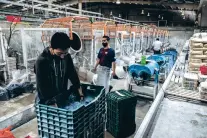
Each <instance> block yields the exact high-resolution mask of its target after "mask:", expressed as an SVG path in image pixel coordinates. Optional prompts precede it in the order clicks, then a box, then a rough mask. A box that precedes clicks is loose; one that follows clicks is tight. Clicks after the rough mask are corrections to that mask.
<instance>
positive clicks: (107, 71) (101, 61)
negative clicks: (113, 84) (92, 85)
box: [94, 36, 116, 93]
mask: <svg viewBox="0 0 207 138" xmlns="http://www.w3.org/2000/svg"><path fill="white" fill-rule="evenodd" d="M109 41H110V38H109V37H108V36H103V38H102V45H103V48H101V49H100V50H99V53H98V57H97V62H96V65H95V69H94V70H95V71H96V70H97V74H98V78H97V85H99V86H104V88H105V92H106V93H108V92H109V85H110V76H111V68H112V75H113V76H115V69H116V63H115V61H116V59H115V51H114V49H112V48H110V46H109ZM97 67H98V69H97Z"/></svg>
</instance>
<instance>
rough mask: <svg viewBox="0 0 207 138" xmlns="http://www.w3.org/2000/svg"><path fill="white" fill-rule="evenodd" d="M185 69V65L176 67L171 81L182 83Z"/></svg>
mask: <svg viewBox="0 0 207 138" xmlns="http://www.w3.org/2000/svg"><path fill="white" fill-rule="evenodd" d="M185 68H186V64H180V65H177V66H176V67H175V70H174V74H173V75H172V78H171V81H172V82H175V83H182V82H183V74H184V72H185Z"/></svg>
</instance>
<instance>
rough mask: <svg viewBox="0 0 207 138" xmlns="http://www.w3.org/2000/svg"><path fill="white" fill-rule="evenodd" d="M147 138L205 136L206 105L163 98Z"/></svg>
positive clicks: (194, 137)
mask: <svg viewBox="0 0 207 138" xmlns="http://www.w3.org/2000/svg"><path fill="white" fill-rule="evenodd" d="M148 137H149V138H206V137H207V106H206V104H204V105H203V104H202V105H201V104H195V103H188V102H181V101H171V100H169V99H166V98H165V99H164V100H163V101H162V104H161V106H160V108H159V110H158V113H157V116H156V118H155V121H154V123H153V125H152V128H151V130H150V133H149V135H148Z"/></svg>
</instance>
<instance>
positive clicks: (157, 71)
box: [126, 49, 177, 98]
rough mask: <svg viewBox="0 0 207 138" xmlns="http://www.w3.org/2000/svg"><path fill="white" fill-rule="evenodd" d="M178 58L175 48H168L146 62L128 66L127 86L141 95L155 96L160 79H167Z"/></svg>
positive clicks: (148, 58)
mask: <svg viewBox="0 0 207 138" xmlns="http://www.w3.org/2000/svg"><path fill="white" fill-rule="evenodd" d="M176 59H177V51H176V50H175V49H167V50H166V51H165V52H163V53H162V54H160V55H151V56H149V57H147V58H146V63H145V64H143V63H140V62H139V63H137V62H136V63H135V64H132V65H130V66H129V67H128V70H127V71H128V74H127V79H126V87H127V89H128V90H129V91H133V92H135V93H138V94H139V95H140V96H144V97H146V96H147V97H153V98H155V97H156V95H157V92H158V90H159V84H160V79H161V78H163V79H164V80H165V79H166V77H167V75H168V74H169V72H170V70H171V69H172V67H173V65H174V63H175V61H176Z"/></svg>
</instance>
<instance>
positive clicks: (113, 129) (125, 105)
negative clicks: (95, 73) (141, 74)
mask: <svg viewBox="0 0 207 138" xmlns="http://www.w3.org/2000/svg"><path fill="white" fill-rule="evenodd" d="M106 99H107V123H106V129H107V131H108V132H110V133H111V134H112V135H113V136H114V137H115V138H126V137H128V136H130V135H132V134H133V133H134V132H135V130H136V123H135V112H136V103H137V97H136V96H135V95H133V94H132V93H131V92H128V91H126V90H119V91H115V92H110V93H108V94H107V98H106Z"/></svg>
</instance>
